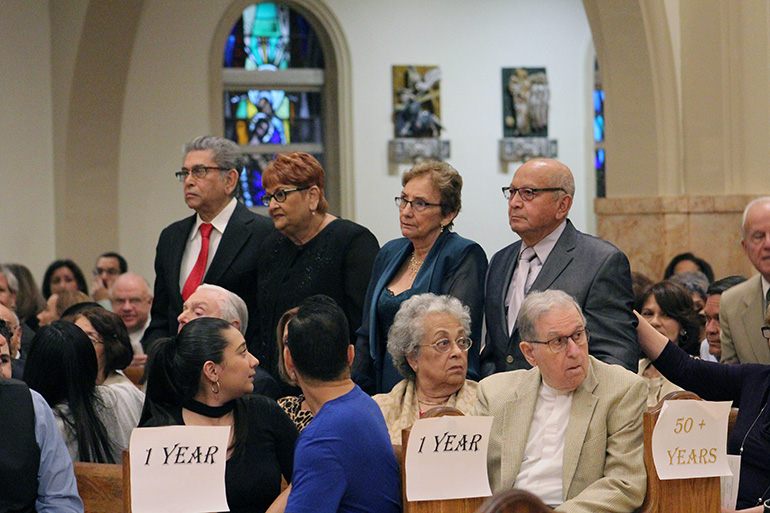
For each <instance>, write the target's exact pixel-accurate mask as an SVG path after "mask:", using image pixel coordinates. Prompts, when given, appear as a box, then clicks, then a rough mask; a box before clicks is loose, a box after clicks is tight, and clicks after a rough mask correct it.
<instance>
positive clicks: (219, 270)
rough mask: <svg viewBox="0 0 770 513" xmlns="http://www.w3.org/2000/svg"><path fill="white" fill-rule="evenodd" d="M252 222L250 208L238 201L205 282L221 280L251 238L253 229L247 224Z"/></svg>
mask: <svg viewBox="0 0 770 513" xmlns="http://www.w3.org/2000/svg"><path fill="white" fill-rule="evenodd" d="M251 222H253V219H250V216H249V215H248V209H247V208H246V207H244V206H243V205H242V204H241V203H238V204H237V205H236V206H235V210H234V211H233V215H232V216H230V220H229V221H228V222H227V228H225V233H223V234H222V238H221V239H220V240H219V247H217V253H216V255H214V260H212V261H211V265H210V266H209V270H208V271H207V272H206V276H204V277H203V283H213V284H216V283H218V282H219V280H220V278H222V275H223V274H224V272H225V271H226V270H227V269H228V268H229V267H230V265H231V264H232V262H233V260H235V257H236V256H238V253H239V252H240V250H241V248H242V247H243V245H244V244H246V241H247V240H249V237H250V236H251V231H249V230H248V229H247V226H248V224H249V223H251Z"/></svg>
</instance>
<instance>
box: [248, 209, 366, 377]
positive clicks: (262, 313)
mask: <svg viewBox="0 0 770 513" xmlns="http://www.w3.org/2000/svg"><path fill="white" fill-rule="evenodd" d="M379 249H380V247H379V244H378V243H377V239H376V238H375V236H374V235H372V233H371V232H370V231H369V230H367V229H366V228H364V227H363V226H361V225H358V224H356V223H353V222H352V221H347V220H345V219H335V220H334V221H332V222H331V223H329V224H328V225H326V227H325V228H324V229H323V230H321V231H320V232H319V233H318V234H317V235H316V236H315V237H313V238H312V239H311V240H310V241H308V242H307V243H306V244H304V245H302V246H297V245H296V244H294V243H293V242H292V241H291V240H289V238H288V237H286V236H285V235H283V234H282V233H280V232H274V233H272V234H270V235H269V236H268V237H266V238H265V240H264V242H263V243H262V251H261V252H260V259H259V262H258V285H257V311H258V319H259V328H258V329H259V340H258V342H257V345H256V347H255V348H254V350H253V351H252V353H253V354H254V355H255V356H256V357H257V358H259V361H260V365H261V366H262V367H264V368H265V369H267V370H269V371H270V372H271V374H273V375H274V376H276V377H277V376H278V372H277V369H278V366H277V346H276V340H275V329H276V327H277V326H278V321H279V319H280V318H281V315H283V313H284V312H285V311H286V310H289V309H290V308H294V307H295V306H297V305H299V303H300V302H302V300H303V299H305V298H308V297H310V296H313V295H315V294H326V295H327V296H329V297H331V298H332V299H334V300H335V301H336V302H337V304H338V305H340V307H341V308H342V310H343V311H344V312H345V316H346V317H347V320H348V329H349V331H350V336H351V339H350V340H351V341H353V340H355V339H354V338H353V335H354V333H355V331H356V330H357V329H358V328H359V326H361V315H362V312H363V307H364V297H365V296H366V287H367V286H368V285H369V278H370V276H371V274H372V265H373V264H374V259H375V257H376V256H377V252H378V251H379Z"/></svg>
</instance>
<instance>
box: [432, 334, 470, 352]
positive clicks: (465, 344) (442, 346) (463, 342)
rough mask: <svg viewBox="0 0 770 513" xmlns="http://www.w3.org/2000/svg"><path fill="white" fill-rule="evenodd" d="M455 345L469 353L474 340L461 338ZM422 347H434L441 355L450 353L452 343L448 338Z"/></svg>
mask: <svg viewBox="0 0 770 513" xmlns="http://www.w3.org/2000/svg"><path fill="white" fill-rule="evenodd" d="M454 343H455V344H457V347H459V348H460V350H461V351H467V350H468V349H470V348H471V346H472V345H473V340H471V339H469V338H468V337H460V338H458V339H457V340H455V341H454ZM420 347H432V348H433V349H435V350H436V351H438V352H439V353H448V352H449V350H450V349H452V341H451V340H449V339H448V338H442V339H441V340H437V341H436V342H434V343H432V344H420Z"/></svg>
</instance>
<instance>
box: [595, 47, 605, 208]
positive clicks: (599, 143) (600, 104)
mask: <svg viewBox="0 0 770 513" xmlns="http://www.w3.org/2000/svg"><path fill="white" fill-rule="evenodd" d="M593 112H594V169H595V170H596V197H597V198H604V197H605V196H606V195H607V189H606V175H605V172H606V169H605V168H606V165H605V164H606V162H605V157H606V156H605V153H604V87H603V86H602V77H601V75H600V74H599V63H598V61H597V60H596V59H594V111H593Z"/></svg>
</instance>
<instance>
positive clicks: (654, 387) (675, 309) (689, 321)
mask: <svg viewBox="0 0 770 513" xmlns="http://www.w3.org/2000/svg"><path fill="white" fill-rule="evenodd" d="M635 307H636V311H637V312H639V313H641V314H642V317H644V318H645V319H646V320H647V322H648V323H650V325H651V326H652V327H653V328H655V329H656V330H658V332H659V333H662V334H663V335H665V336H666V338H668V339H669V340H670V341H671V342H673V343H674V344H676V345H678V346H679V347H681V348H682V349H684V351H685V352H686V353H687V354H689V355H691V356H698V355H699V354H700V341H701V328H702V327H703V318H702V317H701V316H700V314H699V313H698V311H696V310H695V306H694V304H693V300H692V296H691V295H690V293H689V292H688V291H687V289H685V288H684V287H682V286H681V285H678V284H676V283H674V282H672V281H669V280H665V281H661V282H658V283H656V284H655V285H652V286H651V287H649V288H647V289H646V290H644V291H643V292H642V293H641V294H640V296H639V298H638V300H637V301H636V305H635ZM639 375H640V376H642V377H643V378H644V379H645V381H646V382H647V387H648V390H649V392H648V394H647V406H648V407H651V406H655V405H656V404H658V403H659V402H660V400H661V399H663V398H664V397H665V396H666V395H668V394H669V393H671V392H676V391H677V390H682V389H681V388H680V387H679V386H677V385H676V384H674V383H671V381H669V380H667V379H666V378H665V377H663V376H661V374H660V372H658V370H657V369H656V368H655V366H654V365H653V364H652V362H651V361H650V359H649V358H642V359H641V360H639ZM687 390H689V389H687Z"/></svg>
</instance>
